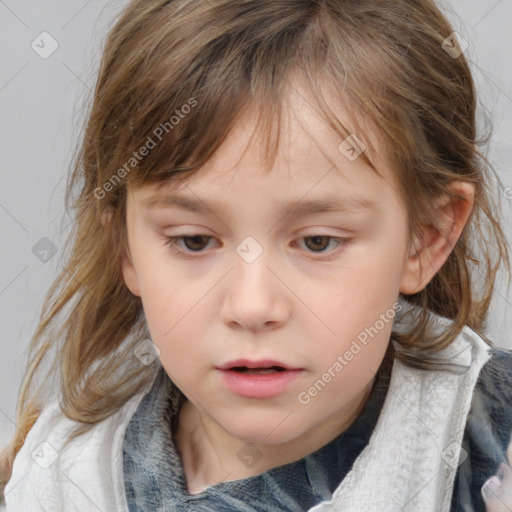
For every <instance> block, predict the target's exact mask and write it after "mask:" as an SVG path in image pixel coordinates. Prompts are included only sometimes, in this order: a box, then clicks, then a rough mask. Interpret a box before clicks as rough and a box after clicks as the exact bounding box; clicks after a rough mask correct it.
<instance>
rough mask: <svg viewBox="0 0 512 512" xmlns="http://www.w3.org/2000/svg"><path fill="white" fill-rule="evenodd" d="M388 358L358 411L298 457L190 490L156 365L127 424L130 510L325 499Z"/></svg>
mask: <svg viewBox="0 0 512 512" xmlns="http://www.w3.org/2000/svg"><path fill="white" fill-rule="evenodd" d="M391 364H392V360H390V359H389V358H388V359H386V360H385V361H384V362H383V364H382V365H381V367H380V369H379V372H378V373H377V376H376V380H375V382H374V385H373V388H372V391H371V393H370V396H369V398H368V400H367V402H366V404H365V407H364V409H363V411H362V412H361V414H360V415H359V417H358V418H357V420H356V421H355V422H354V423H353V424H352V425H351V426H350V428H349V429H347V430H346V431H345V432H343V433H342V434H341V435H339V436H338V437H337V438H336V439H334V440H333V441H331V442H329V443H328V444H326V445H324V446H323V447H322V448H320V449H319V450H317V451H315V452H314V453H312V454H310V455H308V456H306V457H304V458H302V459H300V460H299V461H296V462H293V463H290V464H286V465H283V466H280V467H277V468H273V469H271V470H269V471H266V472H265V473H263V474H261V475H258V476H254V477H251V478H244V479H240V480H234V481H227V482H221V483H218V484H216V485H213V486H210V487H208V488H207V489H206V490H205V491H203V492H202V493H200V494H196V495H191V494H190V493H189V492H188V491H187V488H186V483H185V476H184V471H183V466H182V463H181V459H180V456H179V453H178V451H177V449H176V446H175V444H174V442H173V435H172V433H173V431H175V427H176V420H177V417H178V408H177V407H175V406H174V407H173V404H176V403H178V402H179V400H178V399H177V398H176V391H174V388H173V385H172V383H171V382H170V379H169V377H168V376H167V374H166V373H165V371H164V370H163V369H162V370H161V371H160V375H159V376H158V377H157V379H156V380H155V384H154V386H153V388H152V389H151V391H150V392H149V393H148V395H147V396H146V397H145V398H144V399H143V400H142V402H141V403H140V405H139V407H138V409H137V411H136V412H135V414H134V415H133V417H132V419H131V420H130V423H129V425H128V428H127V430H126V435H125V441H124V449H123V455H124V470H125V474H124V478H125V487H126V494H127V499H128V507H129V510H130V512H143V511H148V510H152V511H153V510H154V511H162V512H163V511H166V512H175V511H183V510H198V511H201V510H204V511H212V510H214V511H217V512H233V511H238V512H275V511H276V510H281V511H287V512H304V511H307V510H309V509H310V508H311V507H313V506H314V505H317V504H318V503H321V502H322V501H325V500H328V499H331V497H332V493H333V492H334V490H335V489H336V487H337V486H338V484H339V482H340V481H341V480H342V479H343V478H344V477H345V475H346V474H347V473H348V471H349V469H350V467H351V466H352V464H353V462H354V460H355V459H356V457H357V456H358V455H359V453H360V452H361V450H362V449H363V448H364V447H365V446H366V444H367V443H368V441H369V439H370V435H371V433H372V431H373V429H374V426H375V424H376V422H377V419H378V416H379V413H380V410H381V408H382V405H383V403H384V399H385V396H386V392H387V389H388V386H389V379H390V375H391ZM242 453H243V452H242Z"/></svg>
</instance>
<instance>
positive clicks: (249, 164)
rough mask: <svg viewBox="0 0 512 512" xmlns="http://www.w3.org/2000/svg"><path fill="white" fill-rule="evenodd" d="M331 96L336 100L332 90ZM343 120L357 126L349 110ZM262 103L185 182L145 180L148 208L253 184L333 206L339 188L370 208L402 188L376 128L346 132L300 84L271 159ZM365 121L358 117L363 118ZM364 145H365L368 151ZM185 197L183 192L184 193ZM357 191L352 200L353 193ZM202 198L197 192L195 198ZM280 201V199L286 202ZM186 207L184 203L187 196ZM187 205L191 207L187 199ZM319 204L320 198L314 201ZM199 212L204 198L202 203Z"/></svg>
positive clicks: (340, 113) (280, 196) (278, 196)
mask: <svg viewBox="0 0 512 512" xmlns="http://www.w3.org/2000/svg"><path fill="white" fill-rule="evenodd" d="M326 97H327V99H328V101H329V102H332V105H334V99H333V98H332V97H333V93H332V92H331V93H330V95H329V94H327V96H326ZM336 114H337V116H338V117H339V118H340V119H341V122H342V123H343V124H344V125H345V126H347V127H350V126H351V125H352V124H353V123H351V121H350V118H349V116H347V115H346V114H344V112H343V111H342V109H341V108H338V111H337V112H336ZM256 120H257V111H256V109H255V108H253V109H252V110H251V109H248V110H247V111H246V112H245V114H244V115H242V116H241V117H240V118H239V120H238V122H237V123H236V125H235V127H234V129H233V130H232V132H231V133H230V134H229V135H228V137H227V138H226V139H225V141H224V143H223V144H222V145H221V146H220V148H219V149H218V150H217V152H216V153H215V155H214V156H213V157H212V158H211V159H210V160H209V161H208V162H207V163H206V164H205V165H204V166H203V167H202V168H200V169H198V170H197V171H196V172H195V173H194V174H192V175H191V176H189V177H188V178H186V180H185V181H184V183H180V184H178V183H177V182H173V181H172V180H171V181H169V182H162V183H160V184H158V185H151V186H144V187H142V189H141V190H138V191H137V196H138V197H139V198H140V199H141V202H142V203H143V204H144V205H145V206H148V205H150V204H151V202H152V203H153V204H156V202H158V201H159V200H160V199H163V200H164V202H165V198H166V197H169V196H170V195H171V194H172V195H176V194H177V193H178V192H179V191H183V192H185V191H187V189H188V194H186V195H188V196H189V199H190V200H189V201H188V203H189V204H190V205H191V204H192V202H194V200H193V198H191V197H190V191H191V190H193V191H195V192H196V195H197V196H199V197H210V198H212V197H213V196H216V197H217V199H218V200H220V201H222V200H224V201H225V199H226V198H227V197H229V196H230V194H240V193H241V191H242V190H243V189H244V188H246V187H251V188H252V189H253V190H254V192H255V196H254V197H255V198H256V197H257V194H256V192H263V189H264V188H265V187H266V196H267V197H268V198H269V200H271V199H272V196H275V198H276V199H280V200H284V199H285V198H286V197H293V198H301V197H302V200H303V201H304V202H306V203H307V202H308V201H309V202H310V203H314V202H315V201H316V202H318V201H319V200H321V199H322V198H323V202H324V203H325V204H324V205H323V206H320V207H326V208H327V207H328V205H327V203H329V202H331V203H332V202H333V199H334V196H335V195H336V193H338V195H339V193H340V192H341V191H342V190H343V191H344V192H345V193H344V194H343V195H344V197H345V203H346V205H347V206H358V205H359V206H363V205H364V203H365V202H366V206H367V207H369V206H370V203H372V202H373V203H375V202H378V200H379V198H383V197H384V196H383V195H382V188H383V187H385V188H391V189H392V190H396V184H395V176H394V174H393V173H392V172H391V170H390V166H389V165H388V163H387V161H386V153H385V151H383V144H382V142H381V140H380V138H379V137H378V134H376V133H375V130H373V131H372V132H370V131H366V132H365V133H361V132H360V131H359V132H358V133H357V134H356V133H350V134H349V136H348V137H345V138H341V137H340V135H339V134H338V133H336V132H335V131H334V130H332V128H331V127H330V126H329V124H328V122H327V121H326V119H325V118H324V117H322V115H321V114H320V112H319V109H318V108H317V107H316V106H315V105H314V103H313V100H312V98H311V95H310V94H309V95H308V93H306V92H305V89H304V88H302V89H301V88H300V87H298V86H296V87H292V88H290V91H289V93H288V95H287V97H286V101H285V102H284V104H283V116H282V118H281V123H280V132H279V146H278V150H277V153H276V159H275V160H274V161H272V162H270V164H268V165H264V163H263V162H264V161H265V157H266V156H267V155H266V154H265V151H266V149H267V146H266V144H265V143H264V141H266V137H267V135H268V133H265V132H264V131H263V129H262V127H261V125H259V124H258V123H257V122H256ZM358 124H359V123H358ZM370 137H371V138H372V140H371V145H372V146H373V147H374V148H377V150H378V151H377V152H376V158H373V159H372V160H373V162H374V164H375V165H376V166H377V168H378V172H379V174H380V175H379V174H377V173H376V172H375V171H374V170H373V169H372V168H371V167H370V165H368V164H367V163H366V161H365V158H364V155H365V153H367V151H368V145H369V144H368V143H369V142H370V141H369V138H370ZM363 150H364V151H363ZM180 195H181V196H182V197H183V196H184V195H185V194H181V193H180ZM351 196H352V197H353V201H352V202H351V204H350V201H349V197H351ZM196 199H197V198H196ZM280 202H281V201H280ZM181 203H182V205H184V203H185V202H184V201H182V202H181ZM184 206H185V207H186V205H184ZM309 206H310V207H311V208H315V205H314V204H310V205H309ZM195 208H196V211H199V210H200V208H201V206H200V201H195Z"/></svg>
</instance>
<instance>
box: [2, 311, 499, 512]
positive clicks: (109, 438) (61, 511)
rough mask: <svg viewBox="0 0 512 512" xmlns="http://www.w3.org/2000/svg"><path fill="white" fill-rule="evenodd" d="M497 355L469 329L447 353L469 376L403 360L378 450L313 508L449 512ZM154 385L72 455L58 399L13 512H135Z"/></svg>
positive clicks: (375, 439)
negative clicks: (137, 421)
mask: <svg viewBox="0 0 512 512" xmlns="http://www.w3.org/2000/svg"><path fill="white" fill-rule="evenodd" d="M436 318H438V319H439V323H440V324H445V323H446V322H447V321H448V320H447V319H444V318H442V317H436ZM489 350H490V347H489V346H488V345H487V343H485V341H484V340H483V339H482V338H481V337H480V336H479V335H478V334H477V333H475V332H474V331H472V330H471V329H469V328H468V327H465V328H464V329H463V331H462V332H461V334H460V335H459V336H458V337H457V338H456V339H455V340H454V342H453V343H452V344H451V345H450V346H449V347H448V348H447V349H445V351H444V353H445V354H446V357H447V359H448V360H449V361H451V362H453V363H457V364H461V365H465V366H467V367H468V370H467V371H466V372H465V373H462V374H453V373H450V372H447V371H421V370H416V369H413V368H409V367H407V366H405V365H403V364H402V363H400V362H399V361H398V360H396V359H395V361H394V363H393V371H392V375H391V381H390V387H389V390H388V393H387V396H386V400H385V402H384V405H383V409H382V411H381V414H380V416H379V419H378V422H377V425H376V427H375V429H374V431H373V433H372V436H371V438H370V442H369V444H368V445H367V446H366V448H365V449H364V450H363V451H362V452H361V454H360V455H359V457H358V458H357V459H356V461H355V463H354V465H353V467H352V468H351V470H350V471H349V473H348V474H347V476H346V477H345V478H344V479H343V481H342V482H341V484H340V485H339V486H338V488H337V489H336V490H335V492H334V494H333V497H332V499H331V500H330V501H329V502H323V503H321V504H319V505H317V506H315V507H313V508H312V509H310V511H309V512H313V511H314V512H334V511H343V512H360V511H362V510H364V511H365V512H397V511H402V512H407V511H410V512H449V509H450V502H451V496H452V492H453V484H454V480H455V475H456V471H457V467H458V461H459V454H460V447H461V443H462V438H463V434H464V427H465V424H466V418H467V415H468V412H469V409H470V406H471V398H472V394H473V390H474V387H475V385H476V382H477V379H478V376H479V373H480V370H481V368H482V366H483V365H484V364H485V362H486V361H487V360H488V359H489V355H490V354H489ZM149 389H150V387H148V388H147V389H145V390H143V391H142V392H141V393H139V394H137V395H136V396H134V397H132V399H130V400H129V401H128V402H127V403H126V404H125V405H124V406H123V407H122V408H121V409H120V410H119V411H118V412H117V413H116V414H114V415H112V416H111V417H109V418H107V419H105V420H104V421H102V422H101V423H99V424H97V425H95V426H94V427H93V428H92V429H91V430H90V431H89V432H87V433H86V434H84V435H82V436H80V437H78V438H76V439H75V440H73V441H72V442H71V443H70V445H69V446H68V447H67V448H66V449H65V450H62V444H63V441H64V440H65V438H66V435H67V433H68V432H69V430H70V428H71V427H72V424H73V422H72V421H71V420H69V419H67V418H66V417H65V416H64V415H63V414H62V413H61V412H60V410H59V406H58V403H56V402H55V403H53V404H52V405H51V406H49V407H48V408H46V409H45V410H44V411H43V412H42V414H41V416H40V417H39V419H38V420H37V422H36V423H35V424H34V426H33V428H32V430H31V431H30V432H29V434H28V436H27V438H26V441H25V444H24V445H23V447H22V448H21V450H20V452H19V453H18V455H17V457H16V459H15V461H14V466H13V474H12V478H11V479H10V481H9V482H8V484H7V486H6V488H5V499H6V509H7V512H42V511H47V512H77V511H79V512H89V511H91V512H92V511H95V512H98V511H101V512H128V506H127V501H126V497H125V490H124V478H123V451H122V446H123V440H124V433H125V431H126V428H127V425H128V423H129V421H130V419H131V417H132V416H133V414H134V413H135V411H136V409H137V406H138V404H139V402H140V401H141V399H142V398H143V396H144V395H145V394H146V393H147V392H149Z"/></svg>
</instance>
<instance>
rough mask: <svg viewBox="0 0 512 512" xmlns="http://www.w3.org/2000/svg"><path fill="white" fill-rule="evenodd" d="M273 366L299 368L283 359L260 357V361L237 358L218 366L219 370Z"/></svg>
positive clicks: (289, 368)
mask: <svg viewBox="0 0 512 512" xmlns="http://www.w3.org/2000/svg"><path fill="white" fill-rule="evenodd" d="M272 366H280V367H281V368H285V369H286V370H299V369H300V368H294V367H292V366H290V365H287V364H286V363H282V362H281V361H274V360H273V359H260V360H258V361H250V360H249V359H236V360H234V361H229V362H228V363H225V364H222V365H220V366H217V369H219V370H229V369H230V368H236V367H245V368H270V367H272Z"/></svg>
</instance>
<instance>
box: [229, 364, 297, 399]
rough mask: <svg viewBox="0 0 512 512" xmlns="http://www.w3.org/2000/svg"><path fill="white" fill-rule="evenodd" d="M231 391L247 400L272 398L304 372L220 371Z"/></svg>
mask: <svg viewBox="0 0 512 512" xmlns="http://www.w3.org/2000/svg"><path fill="white" fill-rule="evenodd" d="M219 371H220V372H221V374H222V377H223V379H224V382H225V383H226V385H227V386H228V388H229V389H231V390H232V391H234V392H235V393H237V394H238V395H241V396H244V397H247V398H270V397H273V396H276V395H278V394H279V393H281V392H283V391H284V390H285V389H286V388H287V387H288V386H289V385H290V384H291V383H292V382H293V381H294V380H295V379H296V378H297V377H298V376H299V374H300V373H301V372H302V370H284V371H282V372H274V373H267V374H260V375H258V374H255V373H253V374H247V373H241V372H235V371H233V370H219Z"/></svg>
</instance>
